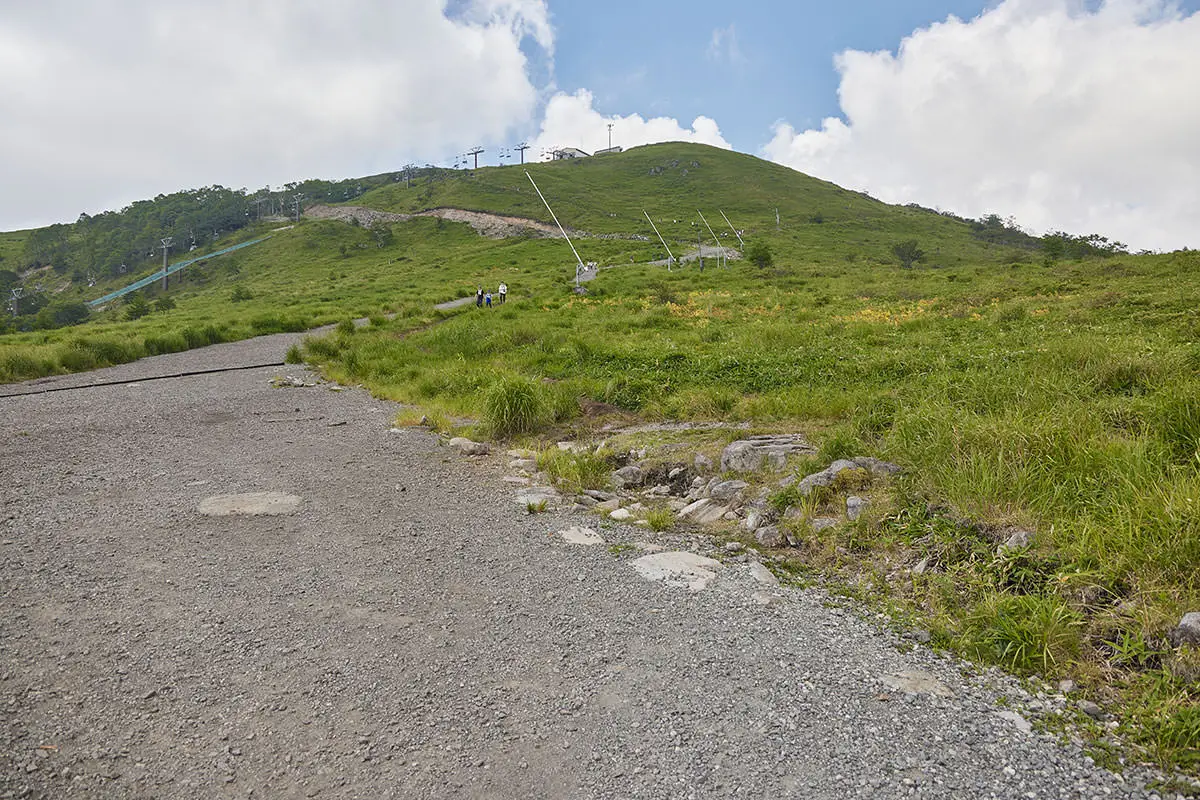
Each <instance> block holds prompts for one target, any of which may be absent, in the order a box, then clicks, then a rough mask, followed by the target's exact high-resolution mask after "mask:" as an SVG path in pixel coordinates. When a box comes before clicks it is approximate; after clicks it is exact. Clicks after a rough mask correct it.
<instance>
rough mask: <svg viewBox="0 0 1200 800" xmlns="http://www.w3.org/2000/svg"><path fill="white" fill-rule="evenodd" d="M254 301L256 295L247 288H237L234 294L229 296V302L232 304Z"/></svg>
mask: <svg viewBox="0 0 1200 800" xmlns="http://www.w3.org/2000/svg"><path fill="white" fill-rule="evenodd" d="M253 299H254V293H253V292H251V291H250V290H249V289H247V288H246V287H245V286H235V287H234V289H233V292H231V293H230V295H229V301H230V302H231V303H241V302H244V301H246V300H253Z"/></svg>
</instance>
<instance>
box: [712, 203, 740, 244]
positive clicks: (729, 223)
mask: <svg viewBox="0 0 1200 800" xmlns="http://www.w3.org/2000/svg"><path fill="white" fill-rule="evenodd" d="M718 210H720V209H718ZM721 216H722V217H724V219H725V224H726V225H728V226H729V230H731V231H733V235H734V236H736V237H737V240H738V246H739V247H741V248H742V249H745V248H746V243H745V242H743V241H742V235H741V234H740V233H738V232H737V228H735V227H733V223H732V222H730V221H729V217H726V216H725V212H724V211H721Z"/></svg>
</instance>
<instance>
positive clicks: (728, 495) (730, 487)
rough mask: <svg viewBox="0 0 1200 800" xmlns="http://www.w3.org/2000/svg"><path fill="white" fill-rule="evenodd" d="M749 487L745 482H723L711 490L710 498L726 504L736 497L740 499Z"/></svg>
mask: <svg viewBox="0 0 1200 800" xmlns="http://www.w3.org/2000/svg"><path fill="white" fill-rule="evenodd" d="M749 485H750V484H748V483H746V482H745V481H721V482H720V483H718V484H716V485H715V486H713V487H712V489H710V490H709V492H708V496H709V497H711V498H712V499H713V500H719V501H720V502H722V503H726V502H728V501H730V500H732V499H734V498H735V497H739V496H740V495H741V493H742V492H743V491H744V490H745V489H746V487H747V486H749Z"/></svg>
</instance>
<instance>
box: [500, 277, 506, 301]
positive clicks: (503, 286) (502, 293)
mask: <svg viewBox="0 0 1200 800" xmlns="http://www.w3.org/2000/svg"><path fill="white" fill-rule="evenodd" d="M507 299H508V284H507V283H505V282H504V281H500V305H504V301H505V300H507Z"/></svg>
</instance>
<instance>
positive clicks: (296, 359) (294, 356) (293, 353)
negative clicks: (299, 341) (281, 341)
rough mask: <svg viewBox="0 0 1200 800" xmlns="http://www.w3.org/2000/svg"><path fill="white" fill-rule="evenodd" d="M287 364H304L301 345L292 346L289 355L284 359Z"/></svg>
mask: <svg viewBox="0 0 1200 800" xmlns="http://www.w3.org/2000/svg"><path fill="white" fill-rule="evenodd" d="M283 361H284V363H285V364H303V363H304V354H303V353H301V352H300V347H299V345H292V346H291V347H289V348H288V351H287V355H286V356H284V357H283Z"/></svg>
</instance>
